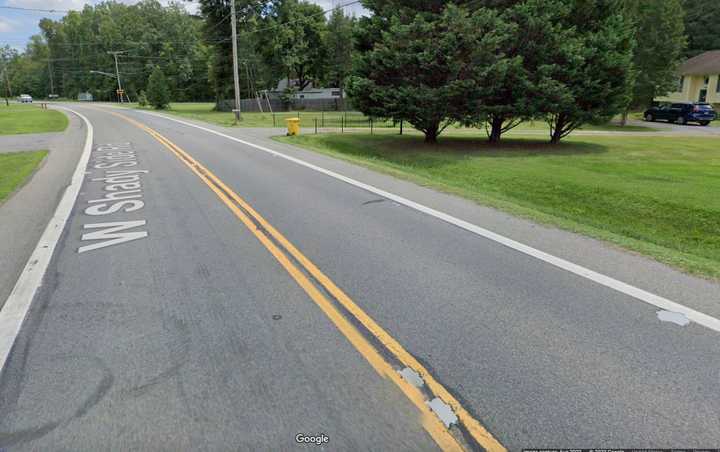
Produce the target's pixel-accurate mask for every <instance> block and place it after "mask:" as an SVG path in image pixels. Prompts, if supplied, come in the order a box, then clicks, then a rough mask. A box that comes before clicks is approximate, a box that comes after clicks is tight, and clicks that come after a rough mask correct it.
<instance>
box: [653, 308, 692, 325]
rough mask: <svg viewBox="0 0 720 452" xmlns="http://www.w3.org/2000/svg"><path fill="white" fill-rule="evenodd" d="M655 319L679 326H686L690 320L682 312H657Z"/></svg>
mask: <svg viewBox="0 0 720 452" xmlns="http://www.w3.org/2000/svg"><path fill="white" fill-rule="evenodd" d="M657 317H658V319H660V321H661V322H670V323H674V324H676V325H680V326H687V325H688V324H689V323H690V319H688V318H687V316H686V315H685V314H683V313H682V312H672V311H658V312H657Z"/></svg>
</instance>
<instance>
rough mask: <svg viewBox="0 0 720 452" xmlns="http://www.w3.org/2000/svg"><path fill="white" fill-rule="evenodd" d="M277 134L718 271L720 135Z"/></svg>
mask: <svg viewBox="0 0 720 452" xmlns="http://www.w3.org/2000/svg"><path fill="white" fill-rule="evenodd" d="M277 139H278V140H280V141H283V142H287V143H292V144H295V145H299V146H303V147H306V148H309V149H313V150H316V151H319V152H321V153H325V154H329V155H332V156H335V157H340V158H343V159H346V160H349V161H352V162H356V163H360V164H362V165H365V166H368V167H370V168H373V169H376V170H380V171H384V172H387V173H390V174H392V175H396V176H400V177H403V178H407V179H410V180H413V181H416V182H418V183H420V184H423V185H427V186H431V187H435V188H438V189H441V190H444V191H447V192H451V193H455V194H459V195H461V196H464V197H467V198H470V199H472V200H475V201H478V202H480V203H483V204H487V205H491V206H494V207H498V208H501V209H504V210H507V211H510V212H513V213H516V214H520V215H522V216H526V217H529V218H532V219H535V220H539V221H541V222H544V223H549V224H553V225H557V226H560V227H563V228H566V229H570V230H573V231H577V232H581V233H584V234H587V235H590V236H593V237H597V238H601V239H604V240H608V241H611V242H613V243H616V244H619V245H621V246H623V247H626V248H629V249H632V250H635V251H639V252H641V253H644V254H647V255H649V256H652V257H655V258H656V259H658V260H660V261H662V262H665V263H668V264H671V265H675V266H677V267H679V268H682V269H684V270H687V271H689V272H691V273H695V274H700V275H704V276H709V277H713V278H718V277H720V196H718V193H720V145H718V142H717V139H713V138H668V137H652V136H643V137H628V136H623V137H613V136H593V137H587V136H584V137H575V138H570V139H568V140H567V141H566V142H564V143H562V144H561V145H559V146H551V145H548V144H545V143H541V142H539V141H538V140H537V139H527V138H526V139H512V140H506V142H505V143H502V144H500V145H494V146H493V145H489V144H487V143H486V142H484V141H482V140H479V139H478V138H475V139H471V138H466V137H458V136H454V137H453V136H448V137H444V138H443V137H441V142H440V144H439V145H427V144H425V143H423V142H422V139H421V138H420V137H418V136H388V135H374V136H370V135H358V134H344V135H343V134H327V135H301V136H297V137H278V138H277ZM498 232H502V231H498Z"/></svg>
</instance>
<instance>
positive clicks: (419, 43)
mask: <svg viewBox="0 0 720 452" xmlns="http://www.w3.org/2000/svg"><path fill="white" fill-rule="evenodd" d="M388 3H391V2H379V1H374V2H368V3H367V4H366V7H368V8H371V9H372V10H373V13H374V15H373V17H371V18H366V19H364V20H362V21H361V24H360V30H359V34H358V47H359V51H360V52H361V53H360V54H359V55H358V56H357V58H356V67H355V71H354V74H353V76H352V77H350V79H349V82H348V93H349V94H350V96H351V97H352V100H353V105H354V106H356V107H358V108H359V109H360V110H361V111H363V112H364V113H365V114H368V115H370V116H376V117H383V118H392V119H393V120H395V121H400V120H404V121H407V122H408V123H410V124H411V125H412V126H413V127H415V128H416V129H418V130H420V131H422V132H423V133H424V134H425V141H426V142H429V143H433V142H436V141H437V138H438V136H439V135H440V134H441V133H442V131H443V130H444V129H445V128H446V127H447V126H448V125H450V124H452V123H453V122H456V121H467V118H468V113H469V112H471V111H472V109H473V106H472V105H471V103H472V102H473V96H472V95H471V94H472V93H476V92H477V90H478V88H479V87H482V86H483V83H484V80H486V79H487V78H488V77H489V76H490V74H492V73H493V72H495V71H497V70H498V69H497V68H496V66H497V65H500V66H503V65H505V62H504V61H503V56H502V55H501V53H500V52H499V49H500V48H501V43H502V42H504V40H506V39H507V37H508V36H510V30H509V27H508V25H507V24H505V23H503V22H502V21H501V19H500V17H499V14H498V13H497V12H496V11H494V10H491V9H487V8H475V9H473V10H472V11H468V9H466V8H463V7H458V6H455V5H448V6H447V7H445V8H439V7H438V8H435V7H434V5H433V4H432V3H431V2H424V3H423V2H419V3H420V4H422V6H423V7H424V8H426V9H421V10H418V11H415V14H413V12H412V10H411V9H410V8H409V7H408V6H407V3H411V2H403V3H406V4H405V5H404V6H403V5H391V6H388Z"/></svg>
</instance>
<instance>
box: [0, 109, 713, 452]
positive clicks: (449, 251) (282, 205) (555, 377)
mask: <svg viewBox="0 0 720 452" xmlns="http://www.w3.org/2000/svg"><path fill="white" fill-rule="evenodd" d="M69 107H70V108H73V109H75V110H77V111H78V112H80V113H82V114H83V115H85V116H86V117H87V118H88V120H89V121H90V122H91V123H92V125H93V128H94V134H95V136H94V146H93V150H92V154H91V155H90V160H89V165H88V168H87V171H88V174H87V175H86V178H85V180H84V183H83V185H82V187H81V189H80V193H79V196H78V199H77V202H76V203H75V205H74V207H73V209H72V212H71V215H70V218H69V221H68V224H67V226H66V228H65V231H64V233H63V234H62V236H61V238H60V241H59V242H58V244H57V247H56V249H55V253H54V256H53V258H52V261H51V262H50V264H49V267H48V269H47V272H46V275H45V279H44V282H43V284H42V286H41V287H40V288H39V291H38V293H37V295H36V296H35V299H34V300H33V303H32V305H31V308H30V311H29V313H28V316H27V319H26V320H25V322H24V324H23V325H22V328H21V329H20V332H19V335H18V336H17V339H16V342H15V345H14V348H13V350H12V352H11V354H10V356H9V359H8V361H7V363H6V364H5V369H4V370H3V373H2V375H1V376H0V412H2V413H3V415H2V416H0V446H2V447H7V448H8V449H9V450H12V451H15V450H98V449H107V450H292V449H296V448H314V447H313V446H309V445H308V444H305V443H298V441H324V440H323V438H324V437H325V436H326V437H327V441H328V442H323V443H322V444H321V446H322V447H324V449H323V450H368V449H372V450H398V451H402V450H408V451H409V450H437V449H444V450H453V448H455V447H466V446H468V445H471V446H474V447H479V446H483V447H486V448H488V449H491V450H502V449H503V448H507V449H509V450H519V449H522V448H542V447H568V448H587V447H626V448H630V447H638V448H639V447H643V448H644V447H683V448H689V447H698V448H699V447H716V446H717V445H718V444H720V391H718V382H719V381H720V354H719V353H718V348H719V347H720V341H719V339H720V333H719V332H718V331H715V330H713V329H711V328H706V327H703V326H701V325H699V324H697V323H694V322H693V323H690V324H689V325H687V326H679V325H677V324H674V323H671V322H661V321H660V320H658V317H657V311H658V310H659V309H658V308H657V307H655V306H652V305H651V304H648V303H645V302H642V301H639V300H638V299H637V298H635V297H633V296H630V295H628V294H627V293H623V292H622V291H618V290H614V289H613V288H612V287H610V286H608V285H601V284H598V283H597V282H594V281H592V280H590V279H588V278H586V277H583V276H580V275H578V274H575V273H571V272H568V271H566V270H563V269H561V268H558V266H556V265H552V264H550V263H548V262H545V261H542V260H540V259H537V258H535V257H532V256H531V255H528V254H526V253H522V252H519V251H518V250H517V249H513V248H512V247H508V246H505V245H503V244H500V243H498V242H497V241H495V240H491V239H488V238H484V237H481V236H479V235H477V234H475V233H472V232H470V231H468V230H464V229H461V228H459V227H457V226H455V225H452V224H449V223H448V222H446V221H442V220H441V219H439V218H436V217H434V216H431V215H428V214H426V213H423V212H422V211H419V210H417V209H413V208H409V207H407V206H405V205H402V203H398V202H396V201H394V200H392V199H388V198H387V197H383V196H379V195H378V194H376V193H372V192H369V191H367V190H364V189H362V188H360V187H358V186H354V185H351V184H348V183H346V182H343V181H342V180H338V178H335V177H329V176H328V175H326V174H322V173H321V172H318V171H317V170H313V169H311V168H308V167H307V166H301V165H299V164H298V163H295V162H293V161H290V160H288V159H285V158H279V157H278V156H277V155H273V154H272V153H271V152H266V151H263V150H260V149H258V148H256V147H253V146H252V145H249V144H242V143H240V142H238V141H233V140H230V139H227V138H225V137H222V136H219V135H217V134H213V133H210V132H208V131H204V130H201V129H198V128H193V127H191V126H189V125H185V124H181V123H179V122H177V121H172V120H169V119H166V118H162V117H158V116H155V115H149V114H145V113H143V112H139V111H133V110H119V109H111V108H108V107H102V108H91V107H88V106H85V105H76V104H75V105H72V106H69ZM244 139H245V140H246V141H247V142H248V143H250V144H253V143H254V142H256V141H257V140H258V139H257V138H255V137H253V135H252V134H250V133H248V135H247V136H246V137H245V138H244ZM262 146H263V147H267V146H268V143H267V142H263V144H262ZM278 149H280V147H278ZM286 149H287V147H283V148H282V151H283V152H285V150H286ZM268 150H269V151H272V149H268ZM293 158H294V157H293ZM496 232H499V233H502V232H503V231H496ZM712 287H713V288H717V287H718V286H716V285H712ZM717 295H718V298H720V290H718V292H717ZM675 301H677V302H682V301H683V300H675ZM713 318H714V317H713ZM408 363H410V364H408ZM405 367H412V368H414V369H415V370H420V374H421V375H420V377H422V380H423V383H424V385H423V386H422V388H419V389H418V388H417V387H416V386H415V385H414V383H417V381H416V377H417V376H415V375H413V374H412V373H411V372H407V369H405ZM403 369H405V371H404V373H403V375H404V377H403V376H401V374H400V372H399V371H403ZM436 396H437V397H439V399H443V400H444V401H445V402H447V404H448V405H449V407H451V408H453V412H454V414H455V415H457V416H458V420H457V422H458V423H459V427H457V426H456V427H452V428H451V430H450V431H448V430H446V429H445V427H444V422H445V421H448V420H450V421H452V420H453V413H450V414H448V412H446V411H445V410H444V408H447V406H443V404H428V403H426V402H428V401H429V399H432V398H434V397H436ZM438 402H439V401H438ZM298 435H300V436H298ZM713 445H715V446H713ZM492 448H495V449H492Z"/></svg>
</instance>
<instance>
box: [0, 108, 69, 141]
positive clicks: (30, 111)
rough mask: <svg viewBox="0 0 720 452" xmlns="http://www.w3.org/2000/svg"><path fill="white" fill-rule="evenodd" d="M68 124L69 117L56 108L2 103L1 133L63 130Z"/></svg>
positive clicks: (0, 115)
mask: <svg viewBox="0 0 720 452" xmlns="http://www.w3.org/2000/svg"><path fill="white" fill-rule="evenodd" d="M67 126H68V119H67V117H66V116H65V115H64V114H62V113H61V112H59V111H56V110H43V109H41V108H40V107H39V106H37V105H27V104H25V105H20V104H10V106H6V105H4V104H2V105H0V135H15V134H18V133H43V132H62V131H63V130H65V129H66V128H67Z"/></svg>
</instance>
